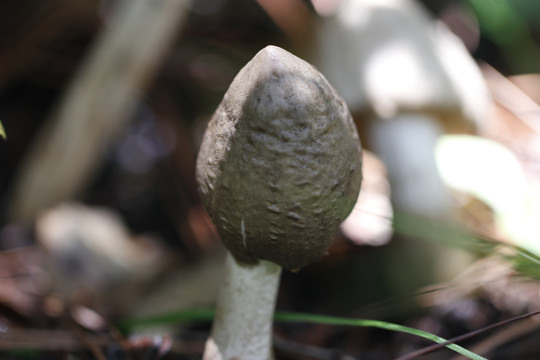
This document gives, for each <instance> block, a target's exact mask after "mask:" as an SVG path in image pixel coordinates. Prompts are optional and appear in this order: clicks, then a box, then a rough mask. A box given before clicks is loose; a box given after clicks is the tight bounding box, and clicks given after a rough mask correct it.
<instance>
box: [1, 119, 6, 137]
mask: <svg viewBox="0 0 540 360" xmlns="http://www.w3.org/2000/svg"><path fill="white" fill-rule="evenodd" d="M0 136H1V137H3V138H4V140H6V139H7V136H6V131H5V130H4V126H3V125H2V123H1V122H0Z"/></svg>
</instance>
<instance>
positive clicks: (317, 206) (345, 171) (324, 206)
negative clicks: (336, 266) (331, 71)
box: [197, 46, 362, 269]
mask: <svg viewBox="0 0 540 360" xmlns="http://www.w3.org/2000/svg"><path fill="white" fill-rule="evenodd" d="M197 181H198V184H199V191H200V194H201V196H202V199H203V203H204V205H205V207H206V209H207V211H208V213H209V215H210V217H211V218H212V221H213V222H214V224H215V225H216V227H217V230H218V232H219V234H220V236H221V237H222V240H223V242H224V243H225V246H226V247H227V248H228V249H229V251H231V253H232V254H233V255H234V256H235V257H236V259H237V260H240V261H243V262H248V263H254V262H256V261H257V260H258V259H265V260H270V261H273V262H275V263H277V264H279V265H281V266H283V267H285V268H288V269H298V268H300V267H302V266H304V265H306V264H308V263H310V262H312V261H315V260H318V259H319V258H320V257H322V256H323V255H324V254H325V252H326V250H327V248H328V246H329V245H330V242H331V239H332V235H333V233H334V232H335V231H336V230H337V228H338V226H339V224H340V223H341V221H343V220H344V219H345V218H346V216H347V215H348V214H349V213H350V211H351V210H352V208H353V206H354V204H355V202H356V199H357V195H358V192H359V191H360V184H361V181H362V170H361V147H360V141H359V139H358V134H357V131H356V128H355V126H354V123H353V121H352V118H351V115H350V113H349V110H348V109H347V106H346V105H345V102H344V101H343V100H342V99H341V97H339V95H338V94H337V93H336V91H335V90H334V88H333V87H332V86H331V85H330V84H329V83H328V82H327V81H326V79H325V78H324V77H323V76H322V74H321V73H319V72H318V71H317V70H316V69H315V68H314V67H313V66H311V65H310V64H308V63H307V62H305V61H303V60H301V59H299V58H298V57H296V56H294V55H292V54H290V53H289V52H287V51H285V50H283V49H281V48H278V47H275V46H268V47H266V48H264V49H263V50H261V51H260V52H259V53H258V54H257V55H256V56H255V57H254V58H253V59H252V60H251V61H250V62H249V63H248V64H247V65H246V66H245V67H244V68H243V69H242V70H241V71H240V72H239V73H238V75H237V76H236V78H235V79H234V81H233V82H232V84H231V85H230V87H229V89H228V91H227V92H226V94H225V96H224V98H223V101H222V102H221V104H220V105H219V107H218V108H217V110H216V112H215V113H214V116H213V117H212V119H211V121H210V123H209V124H208V128H207V130H206V133H205V135H204V138H203V142H202V145H201V149H200V152H199V156H198V159H197Z"/></svg>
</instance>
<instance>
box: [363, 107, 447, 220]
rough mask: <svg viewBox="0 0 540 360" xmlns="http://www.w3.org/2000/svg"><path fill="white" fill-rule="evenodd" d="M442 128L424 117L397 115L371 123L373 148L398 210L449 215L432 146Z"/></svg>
mask: <svg viewBox="0 0 540 360" xmlns="http://www.w3.org/2000/svg"><path fill="white" fill-rule="evenodd" d="M443 134H444V130H443V128H442V127H441V126H440V125H439V124H438V121H437V120H436V119H433V118H431V117H430V116H429V115H426V114H418V113H416V114H415V113H409V114H398V115H396V116H395V117H393V118H391V119H386V120H380V121H375V122H373V124H372V126H371V129H370V136H371V141H372V146H373V149H374V150H375V152H377V154H379V156H380V157H381V159H382V160H383V161H384V163H385V164H386V166H387V168H388V178H389V180H390V184H391V186H392V200H393V202H394V205H395V206H396V208H397V209H399V210H401V211H405V212H408V213H414V214H417V215H422V216H426V217H436V218H442V219H445V218H447V217H448V216H450V215H451V198H450V193H449V191H448V189H447V188H446V187H445V185H444V183H443V182H442V179H441V178H440V176H439V172H438V169H437V164H436V162H435V145H436V143H437V140H438V138H439V137H440V136H442V135H443Z"/></svg>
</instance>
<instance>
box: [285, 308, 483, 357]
mask: <svg viewBox="0 0 540 360" xmlns="http://www.w3.org/2000/svg"><path fill="white" fill-rule="evenodd" d="M274 319H275V320H276V321H278V322H307V323H313V324H325V325H345V326H358V327H375V328H379V329H384V330H390V331H398V332H403V333H407V334H411V335H415V336H419V337H423V338H425V339H428V340H431V341H433V342H436V343H437V344H444V346H446V347H447V348H449V349H451V350H453V351H455V352H457V353H459V354H461V355H463V356H466V357H468V358H469V359H473V360H487V359H486V358H484V357H482V356H480V355H478V354H475V353H473V352H471V351H469V350H467V349H465V348H463V347H461V346H459V345H456V344H453V343H449V342H448V341H447V340H446V339H444V338H442V337H440V336H437V335H434V334H431V333H428V332H426V331H422V330H418V329H414V328H410V327H407V326H403V325H399V324H394V323H389V322H386V321H379V320H367V319H349V318H341V317H334V316H326V315H315V314H304V313H290V312H277V313H276V315H275V316H274Z"/></svg>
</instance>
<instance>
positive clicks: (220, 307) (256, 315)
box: [203, 253, 281, 360]
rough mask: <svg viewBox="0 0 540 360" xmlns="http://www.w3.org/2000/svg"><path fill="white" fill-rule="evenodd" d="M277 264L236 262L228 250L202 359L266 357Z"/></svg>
mask: <svg viewBox="0 0 540 360" xmlns="http://www.w3.org/2000/svg"><path fill="white" fill-rule="evenodd" d="M280 275H281V266H279V265H277V264H275V263H273V262H271V261H266V260H259V262H258V264H255V265H252V264H245V263H240V262H238V261H237V260H236V259H235V258H234V257H233V256H232V255H231V254H230V253H227V259H226V260H225V274H224V279H223V283H222V285H221V289H220V292H219V297H218V302H217V309H216V316H215V319H214V324H213V327H212V334H211V337H210V338H209V339H208V341H207V342H206V346H205V350H204V355H203V360H225V359H238V360H270V359H273V354H272V317H273V315H274V308H275V304H276V295H277V292H278V286H279V279H280Z"/></svg>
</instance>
